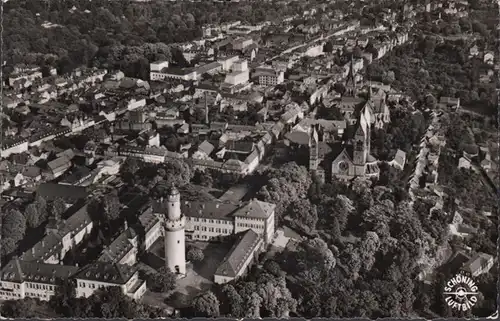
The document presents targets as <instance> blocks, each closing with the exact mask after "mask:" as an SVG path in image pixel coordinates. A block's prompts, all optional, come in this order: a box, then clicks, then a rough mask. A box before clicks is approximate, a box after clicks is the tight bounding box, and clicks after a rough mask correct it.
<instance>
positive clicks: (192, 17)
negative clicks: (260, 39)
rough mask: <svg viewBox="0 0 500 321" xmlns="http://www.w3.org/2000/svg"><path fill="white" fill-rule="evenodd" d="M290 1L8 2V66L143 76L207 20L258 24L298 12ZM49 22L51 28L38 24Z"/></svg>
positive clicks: (296, 7)
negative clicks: (110, 70) (82, 67)
mask: <svg viewBox="0 0 500 321" xmlns="http://www.w3.org/2000/svg"><path fill="white" fill-rule="evenodd" d="M302 6H303V5H302V4H301V3H300V2H292V3H289V4H287V5H283V4H280V3H277V2H264V3H263V2H245V3H244V4H243V3H242V4H238V3H236V4H235V3H230V4H226V3H217V2H206V1H204V2H169V1H151V2H141V3H138V2H135V1H130V0H127V1H120V2H109V1H104V0H96V1H92V2H89V1H81V0H72V1H59V0H57V1H50V2H45V1H42V0H36V1H10V2H9V3H6V4H5V9H4V12H5V15H4V44H5V58H6V60H7V61H8V63H11V64H16V63H20V62H22V63H40V64H42V65H51V66H57V67H58V68H59V71H60V72H68V71H71V70H72V68H74V67H76V66H80V65H90V66H98V67H105V68H120V69H122V70H123V71H124V72H125V73H126V74H127V75H129V76H143V77H144V76H146V75H147V74H148V70H149V63H150V62H152V61H155V60H161V59H170V58H171V57H172V51H171V46H170V44H173V43H176V42H184V41H190V40H194V39H195V38H197V37H199V36H200V35H201V27H202V26H203V25H204V24H209V23H214V24H217V23H221V22H228V21H235V20H241V21H242V22H243V23H257V22H261V21H264V20H274V19H278V20H279V19H280V17H284V16H285V15H292V14H295V13H299V12H301V10H300V8H301V7H302ZM45 22H50V23H52V24H53V25H52V27H49V26H45V27H41V25H42V24H44V23H45Z"/></svg>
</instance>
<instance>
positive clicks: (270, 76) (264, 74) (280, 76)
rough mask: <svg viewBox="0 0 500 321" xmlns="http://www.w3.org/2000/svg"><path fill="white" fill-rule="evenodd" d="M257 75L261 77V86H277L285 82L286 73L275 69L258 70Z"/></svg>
mask: <svg viewBox="0 0 500 321" xmlns="http://www.w3.org/2000/svg"><path fill="white" fill-rule="evenodd" d="M255 73H256V74H257V75H258V77H259V85H262V86H275V85H279V84H281V83H283V81H285V73H284V72H283V71H276V70H274V69H273V68H257V69H256V71H255Z"/></svg>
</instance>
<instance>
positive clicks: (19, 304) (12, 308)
mask: <svg viewBox="0 0 500 321" xmlns="http://www.w3.org/2000/svg"><path fill="white" fill-rule="evenodd" d="M34 306H35V303H34V302H33V299H31V298H26V299H22V300H8V301H5V302H3V304H2V308H1V311H2V316H3V317H4V318H31V317H33V307H34Z"/></svg>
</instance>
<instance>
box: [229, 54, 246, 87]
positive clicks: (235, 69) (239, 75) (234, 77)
mask: <svg viewBox="0 0 500 321" xmlns="http://www.w3.org/2000/svg"><path fill="white" fill-rule="evenodd" d="M249 79H250V72H249V70H248V62H247V61H246V60H238V61H236V62H234V63H233V66H232V72H231V73H230V74H227V75H226V79H225V80H224V82H225V83H226V84H230V85H233V86H236V85H241V84H245V83H247V82H248V80H249Z"/></svg>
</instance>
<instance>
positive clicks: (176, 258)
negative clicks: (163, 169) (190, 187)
mask: <svg viewBox="0 0 500 321" xmlns="http://www.w3.org/2000/svg"><path fill="white" fill-rule="evenodd" d="M160 203H161V205H162V208H163V209H164V210H166V213H164V215H165V217H164V220H163V228H164V229H165V238H164V239H165V264H166V266H167V267H168V268H169V269H170V270H171V271H172V272H174V273H175V274H181V275H185V274H186V253H185V251H186V244H185V233H184V228H185V226H186V217H185V216H184V215H182V213H181V195H180V193H179V191H178V190H177V188H175V186H173V185H172V187H171V188H170V191H169V193H168V196H167V199H163V198H162V199H161V200H160Z"/></svg>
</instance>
